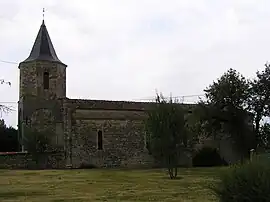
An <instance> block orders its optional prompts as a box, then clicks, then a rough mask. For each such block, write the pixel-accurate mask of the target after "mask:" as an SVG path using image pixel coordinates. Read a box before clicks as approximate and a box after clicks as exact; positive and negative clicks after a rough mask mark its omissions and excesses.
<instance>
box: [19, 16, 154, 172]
mask: <svg viewBox="0 0 270 202" xmlns="http://www.w3.org/2000/svg"><path fill="white" fill-rule="evenodd" d="M67 69H68V67H67V65H66V64H65V63H63V62H62V61H61V60H60V59H59V58H58V57H57V54H56V51H55V49H54V47H53V43H52V41H51V39H50V36H49V33H48V31H47V28H46V25H45V22H44V20H43V21H42V24H41V26H40V29H39V31H38V34H37V37H36V39H35V42H34V45H33V47H32V50H31V53H30V55H29V57H28V58H27V59H25V60H24V61H22V62H21V63H20V64H19V71H20V84H19V85H20V88H19V91H20V92H19V102H18V112H19V113H18V128H19V141H20V144H21V150H22V151H24V150H27V148H24V146H25V145H23V140H24V138H25V132H26V128H30V129H33V130H35V131H40V132H46V133H50V134H54V136H55V137H52V138H51V144H52V145H56V146H58V147H60V148H62V151H63V153H64V154H63V161H64V165H65V166H69V167H72V168H79V167H80V166H81V165H92V166H94V167H126V166H128V167H141V166H149V165H150V164H153V159H152V157H151V156H150V155H149V154H148V150H147V149H146V142H145V130H144V123H143V121H144V120H145V118H146V113H145V110H147V109H149V107H150V106H151V105H153V103H150V102H127V101H107V100H82V99H70V98H67V97H66V71H67Z"/></svg>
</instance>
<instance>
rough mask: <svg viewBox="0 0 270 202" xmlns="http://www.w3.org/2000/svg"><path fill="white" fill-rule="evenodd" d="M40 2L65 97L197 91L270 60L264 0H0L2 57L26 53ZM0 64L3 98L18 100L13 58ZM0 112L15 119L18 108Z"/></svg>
mask: <svg viewBox="0 0 270 202" xmlns="http://www.w3.org/2000/svg"><path fill="white" fill-rule="evenodd" d="M43 7H44V8H45V24H46V26H47V29H48V31H49V34H50V37H51V39H52V42H53V44H54V47H55V50H56V52H57V55H58V57H59V58H60V60H61V61H62V62H64V63H65V64H67V65H68V69H67V96H68V97H69V98H84V99H108V100H140V99H145V98H150V97H153V96H155V89H157V90H158V91H161V92H163V94H165V95H166V96H167V95H169V94H170V93H172V95H173V96H180V95H194V94H195V95H196V94H202V93H203V89H204V88H205V87H206V86H207V85H209V84H210V83H211V82H212V81H213V80H215V79H216V78H218V77H219V76H220V75H221V74H222V73H224V72H225V71H226V70H227V69H229V68H234V69H236V70H238V71H239V72H241V73H242V74H244V75H245V76H246V77H253V76H254V74H255V72H256V71H257V70H259V69H263V68H264V66H263V65H264V63H265V62H266V61H267V60H270V50H269V48H268V47H269V45H270V23H269V21H270V12H269V8H270V1H269V0H241V1H240V0H192V1H191V0H166V1H165V0H91V1H90V0H85V1H83V0H77V1H74V0H57V1H56V0H44V1H43V0H39V1H37V0H23V1H22V0H12V1H7V0H0V60H5V61H12V62H18V63H19V62H21V61H22V60H24V59H26V58H27V57H28V55H29V53H30V50H31V48H32V45H33V43H34V40H35V37H36V35H37V32H38V30H39V27H40V25H41V21H42V8H43ZM0 68H1V75H0V79H5V80H7V81H11V82H12V86H11V87H9V86H8V85H1V86H0V93H1V97H0V102H17V101H18V93H19V92H18V89H19V82H18V81H19V80H18V79H19V70H18V65H16V64H7V63H2V62H0ZM8 105H12V106H14V108H15V109H17V105H16V103H14V104H8ZM2 117H3V118H5V119H6V122H7V123H8V124H11V125H14V126H15V125H16V124H17V111H14V112H13V113H11V114H9V115H3V116H2Z"/></svg>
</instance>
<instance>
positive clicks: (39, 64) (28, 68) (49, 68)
mask: <svg viewBox="0 0 270 202" xmlns="http://www.w3.org/2000/svg"><path fill="white" fill-rule="evenodd" d="M19 68H20V98H21V97H27V96H28V97H29V96H35V97H37V98H42V99H57V98H65V97H66V67H65V66H64V65H62V64H58V63H56V62H46V61H34V62H27V63H20V66H19ZM44 72H48V73H49V79H50V81H49V89H46V90H44V88H43V74H44Z"/></svg>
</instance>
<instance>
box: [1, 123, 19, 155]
mask: <svg viewBox="0 0 270 202" xmlns="http://www.w3.org/2000/svg"><path fill="white" fill-rule="evenodd" d="M17 150H18V131H17V130H16V129H15V128H13V127H8V126H6V124H5V121H4V120H3V119H0V152H14V151H17Z"/></svg>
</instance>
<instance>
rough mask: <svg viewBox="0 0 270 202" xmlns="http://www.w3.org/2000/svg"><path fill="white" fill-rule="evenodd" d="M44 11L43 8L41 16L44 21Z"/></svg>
mask: <svg viewBox="0 0 270 202" xmlns="http://www.w3.org/2000/svg"><path fill="white" fill-rule="evenodd" d="M44 13H45V9H44V8H43V9H42V17H43V21H44Z"/></svg>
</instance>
